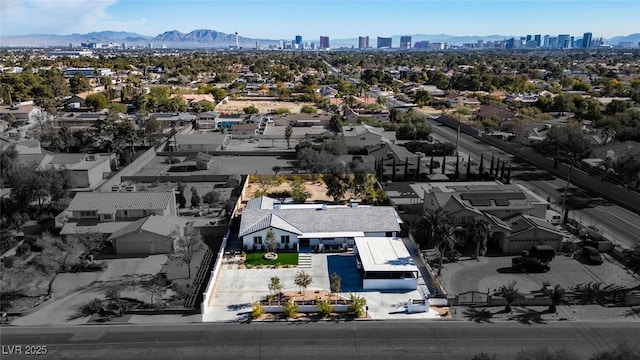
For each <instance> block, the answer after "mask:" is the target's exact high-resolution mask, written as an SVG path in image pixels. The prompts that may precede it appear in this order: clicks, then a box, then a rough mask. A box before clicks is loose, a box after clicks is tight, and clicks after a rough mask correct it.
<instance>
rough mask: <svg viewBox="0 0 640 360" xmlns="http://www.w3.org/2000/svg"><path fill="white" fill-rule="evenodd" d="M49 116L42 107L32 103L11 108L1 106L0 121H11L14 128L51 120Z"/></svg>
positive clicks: (14, 105) (11, 106)
mask: <svg viewBox="0 0 640 360" xmlns="http://www.w3.org/2000/svg"><path fill="white" fill-rule="evenodd" d="M49 118H50V115H48V114H47V113H46V112H45V111H44V110H42V109H41V108H40V107H38V106H36V105H34V104H33V102H32V101H29V102H25V103H21V104H17V105H16V104H13V105H10V106H0V119H3V120H5V121H7V122H8V121H9V120H7V119H11V120H12V122H13V124H12V126H14V127H21V126H25V125H33V124H37V123H38V121H46V120H49Z"/></svg>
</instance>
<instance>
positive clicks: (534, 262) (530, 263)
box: [511, 256, 551, 272]
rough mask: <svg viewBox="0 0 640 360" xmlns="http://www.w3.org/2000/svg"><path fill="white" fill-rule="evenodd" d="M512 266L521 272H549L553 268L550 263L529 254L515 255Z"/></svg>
mask: <svg viewBox="0 0 640 360" xmlns="http://www.w3.org/2000/svg"><path fill="white" fill-rule="evenodd" d="M511 267H512V268H514V269H516V270H519V271H521V272H547V271H549V270H551V266H549V264H547V263H545V262H542V261H540V259H536V258H534V257H528V256H519V257H514V258H513V259H511Z"/></svg>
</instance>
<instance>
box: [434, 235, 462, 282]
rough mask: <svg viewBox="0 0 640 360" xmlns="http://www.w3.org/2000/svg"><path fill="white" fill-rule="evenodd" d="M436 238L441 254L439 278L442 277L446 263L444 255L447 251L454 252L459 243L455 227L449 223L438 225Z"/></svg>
mask: <svg viewBox="0 0 640 360" xmlns="http://www.w3.org/2000/svg"><path fill="white" fill-rule="evenodd" d="M436 229H437V231H436V236H437V240H436V241H437V243H436V247H437V248H438V251H439V252H440V259H439V263H438V276H441V275H442V263H443V262H444V253H445V251H447V250H449V251H451V250H453V248H454V247H455V246H456V243H457V241H458V239H456V236H455V235H454V234H453V227H452V226H451V225H449V224H448V223H444V224H442V225H438V227H437V228H436Z"/></svg>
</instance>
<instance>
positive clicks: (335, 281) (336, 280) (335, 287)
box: [331, 272, 342, 293]
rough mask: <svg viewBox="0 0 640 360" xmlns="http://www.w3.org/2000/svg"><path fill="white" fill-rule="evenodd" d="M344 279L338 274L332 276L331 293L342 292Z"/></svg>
mask: <svg viewBox="0 0 640 360" xmlns="http://www.w3.org/2000/svg"><path fill="white" fill-rule="evenodd" d="M341 283H342V279H341V278H340V275H338V273H335V272H334V273H333V274H331V292H334V293H337V292H340V287H341Z"/></svg>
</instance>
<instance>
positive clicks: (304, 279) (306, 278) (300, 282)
mask: <svg viewBox="0 0 640 360" xmlns="http://www.w3.org/2000/svg"><path fill="white" fill-rule="evenodd" d="M312 281H313V279H312V278H311V275H309V274H307V273H306V272H304V270H303V271H298V272H297V273H296V277H295V278H294V280H293V283H294V284H296V285H297V286H298V287H299V288H300V292H301V293H303V294H304V291H305V290H306V289H307V287H309V285H311V282H312Z"/></svg>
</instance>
